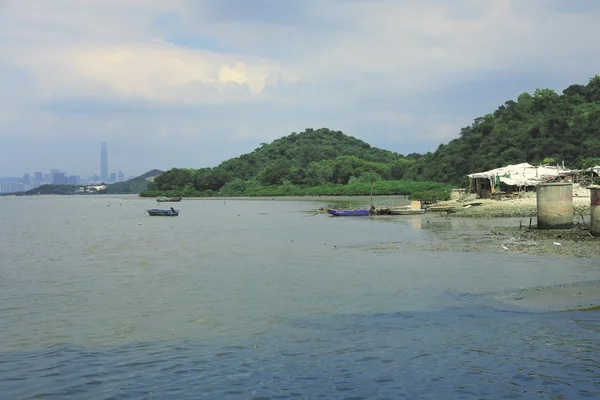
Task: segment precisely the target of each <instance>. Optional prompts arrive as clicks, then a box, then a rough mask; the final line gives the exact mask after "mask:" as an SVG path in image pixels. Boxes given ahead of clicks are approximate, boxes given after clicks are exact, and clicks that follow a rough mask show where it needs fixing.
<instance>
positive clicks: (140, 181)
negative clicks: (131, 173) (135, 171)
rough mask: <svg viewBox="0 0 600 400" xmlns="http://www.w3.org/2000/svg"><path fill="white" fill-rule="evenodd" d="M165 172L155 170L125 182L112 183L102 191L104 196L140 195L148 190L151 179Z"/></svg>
mask: <svg viewBox="0 0 600 400" xmlns="http://www.w3.org/2000/svg"><path fill="white" fill-rule="evenodd" d="M162 173H163V171H161V170H158V169H153V170H151V171H148V172H146V173H145V174H142V175H140V176H138V177H135V178H133V179H129V180H127V181H124V182H116V183H111V184H110V185H108V186H107V187H106V189H105V190H103V191H102V193H103V194H139V193H142V192H144V191H146V190H148V184H149V183H150V181H151V179H152V178H154V177H156V176H158V175H160V174H162Z"/></svg>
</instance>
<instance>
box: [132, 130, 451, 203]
mask: <svg viewBox="0 0 600 400" xmlns="http://www.w3.org/2000/svg"><path fill="white" fill-rule="evenodd" d="M418 157H419V156H418V155H411V156H409V157H404V156H401V155H399V154H397V153H394V152H391V151H388V150H382V149H378V148H374V147H371V146H370V145H369V144H368V143H365V142H363V141H362V140H358V139H356V138H354V137H351V136H347V135H345V134H343V133H342V132H339V131H332V130H329V129H326V128H323V129H318V130H313V129H307V130H306V131H304V132H301V133H292V134H291V135H288V136H285V137H283V138H280V139H277V140H274V141H273V142H272V143H270V144H266V143H262V144H261V145H260V147H258V148H257V149H255V150H254V151H253V152H251V153H248V154H244V155H241V156H239V157H236V158H232V159H230V160H227V161H225V162H223V163H221V164H220V165H219V166H217V167H215V168H203V169H178V168H174V169H172V170H169V171H167V172H165V173H164V174H161V175H159V176H157V177H156V178H155V179H154V181H153V182H152V183H151V184H150V186H149V190H148V191H147V192H145V193H143V194H142V195H145V196H157V195H168V196H176V195H183V196H211V195H215V194H222V195H227V196H235V195H249V196H276V195H359V194H368V193H369V191H370V183H371V182H378V183H377V184H376V185H375V188H374V192H375V193H376V194H410V193H413V192H415V191H420V190H427V189H433V188H448V187H449V185H447V184H437V183H431V182H425V183H419V184H415V182H412V183H408V182H398V180H400V179H401V178H402V176H403V175H404V173H405V171H406V170H407V169H408V168H409V167H410V166H411V165H412V164H414V163H415V162H416V159H417V158H418ZM384 181H388V182H395V183H387V184H382V183H381V182H384Z"/></svg>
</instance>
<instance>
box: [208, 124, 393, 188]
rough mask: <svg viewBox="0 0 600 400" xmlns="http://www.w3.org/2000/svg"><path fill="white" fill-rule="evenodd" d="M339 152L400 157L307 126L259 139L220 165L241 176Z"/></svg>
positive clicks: (304, 163) (368, 158) (371, 159)
mask: <svg viewBox="0 0 600 400" xmlns="http://www.w3.org/2000/svg"><path fill="white" fill-rule="evenodd" d="M341 156H354V157H357V158H359V159H361V160H365V161H369V162H378V163H388V162H391V161H394V160H397V159H399V158H400V156H399V155H398V154H396V153H393V152H391V151H388V150H381V149H377V148H374V147H371V146H370V145H369V144H368V143H365V142H363V141H362V140H359V139H356V138H354V137H352V136H348V135H345V134H344V133H342V132H340V131H331V130H329V129H326V128H323V129H317V130H313V129H307V130H306V131H304V132H302V133H295V132H294V133H292V134H291V135H288V136H285V137H282V138H280V139H277V140H274V141H273V142H272V143H271V144H267V143H261V145H260V147H259V148H257V149H256V150H254V151H253V152H251V153H248V154H244V155H241V156H239V157H235V158H232V159H229V160H227V161H225V162H223V163H221V165H219V167H218V168H219V169H220V170H222V171H225V172H227V173H229V174H230V175H231V176H232V177H233V178H240V179H243V180H247V179H251V178H253V177H256V176H257V175H259V174H260V173H261V172H263V171H264V169H265V168H267V167H268V166H269V165H273V164H276V165H286V166H288V167H289V168H298V169H302V168H307V167H308V166H309V165H310V164H311V163H313V162H319V161H324V160H332V159H335V158H337V157H341Z"/></svg>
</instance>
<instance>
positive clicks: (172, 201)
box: [156, 197, 182, 203]
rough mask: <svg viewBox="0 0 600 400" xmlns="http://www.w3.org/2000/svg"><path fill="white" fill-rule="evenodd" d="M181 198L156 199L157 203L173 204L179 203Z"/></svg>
mask: <svg viewBox="0 0 600 400" xmlns="http://www.w3.org/2000/svg"><path fill="white" fill-rule="evenodd" d="M181 199H182V197H159V198H158V199H156V201H158V202H159V203H175V202H179V201H181Z"/></svg>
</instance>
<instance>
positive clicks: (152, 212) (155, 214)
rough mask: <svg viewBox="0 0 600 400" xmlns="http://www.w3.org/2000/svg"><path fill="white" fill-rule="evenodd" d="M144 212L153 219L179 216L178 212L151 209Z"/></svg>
mask: <svg viewBox="0 0 600 400" xmlns="http://www.w3.org/2000/svg"><path fill="white" fill-rule="evenodd" d="M146 211H147V212H148V214H150V215H151V216H153V217H176V216H178V215H179V210H161V209H159V208H151V209H149V210H146Z"/></svg>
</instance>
